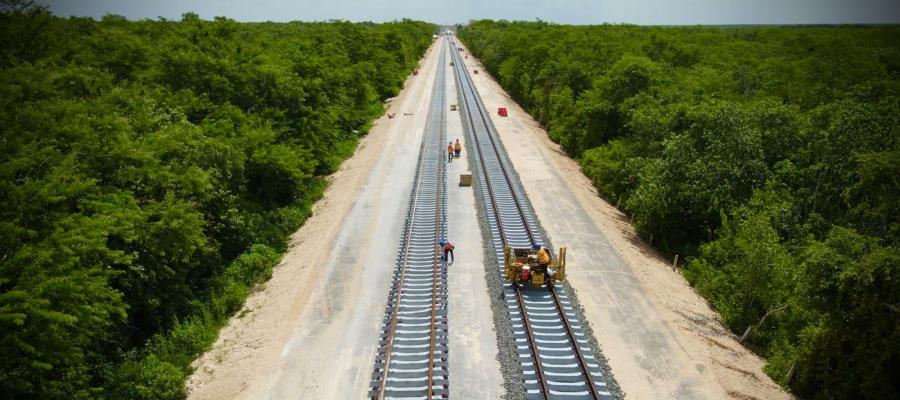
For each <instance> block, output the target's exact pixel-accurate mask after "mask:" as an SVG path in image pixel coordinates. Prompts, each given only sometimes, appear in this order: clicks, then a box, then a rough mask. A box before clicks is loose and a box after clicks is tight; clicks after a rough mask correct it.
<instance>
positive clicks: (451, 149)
mask: <svg viewBox="0 0 900 400" xmlns="http://www.w3.org/2000/svg"><path fill="white" fill-rule="evenodd" d="M447 152H448V153H452V152H453V145H450V144H448V145H447Z"/></svg>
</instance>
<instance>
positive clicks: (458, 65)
mask: <svg viewBox="0 0 900 400" xmlns="http://www.w3.org/2000/svg"><path fill="white" fill-rule="evenodd" d="M454 47H455V46H454ZM453 53H454V55H456V57H455V58H456V62H455V63H454V69H456V70H457V73H456V76H457V82H459V83H460V84H461V83H462V82H461V76H462V74H461V73H460V72H459V69H460V68H462V69H463V70H464V69H465V64H463V63H462V62H460V60H459V56H458V55H457V53H456V52H453ZM463 73H465V72H463ZM469 89H471V88H469ZM461 101H462V102H463V103H465V110H466V114H468V115H469V119H468V120H467V121H466V122H468V125H469V126H470V128H471V130H472V132H474V131H475V124H474V122H473V121H474V120H473V118H474V115H473V114H472V108H471V107H470V106H469V99H468V98H467V96H461ZM476 107H477V105H476ZM481 117H482V118H483V117H484V116H483V115H481ZM472 136H473V137H474V138H475V142H476V146H473V147H474V148H476V149H477V153H478V159H479V161H480V162H481V166H482V170H484V171H487V162H486V161H485V159H484V154H482V152H481V149H480V144H481V142H480V140H479V139H478V135H472ZM495 150H496V148H495ZM504 176H505V177H506V178H507V184H510V185H511V183H510V182H509V181H508V179H509V177H508V176H507V175H506V172H505V169H504ZM482 179H484V181H485V183H486V186H487V189H488V195H489V196H490V197H491V199H493V200H492V201H491V207H492V208H493V209H494V215H496V216H497V231H498V233H499V235H500V240H501V242H502V243H503V245H504V246H506V244H507V240H506V234H505V232H504V228H503V224H501V223H500V210H499V209H498V208H497V202H496V197H495V195H494V190H493V184H492V183H491V181H490V179H488V178H487V177H482ZM519 212H520V213H521V209H520V210H519ZM521 217H522V220H523V221H524V220H525V216H524V215H521ZM529 237H531V232H529ZM531 240H532V242H534V238H533V237H532V238H531ZM516 292H517V293H518V289H516ZM517 298H518V300H519V301H518V304H519V309H520V311H521V312H522V316H523V318H522V320H523V321H525V322H524V323H525V334H526V336H527V338H528V341H529V346H528V348H529V350H530V352H531V357H532V360H534V367H535V371H536V372H537V375H538V376H539V377H541V379H538V385H539V386H540V388H541V389H540V390H541V393H542V394H543V397H544V398H545V399H547V398H549V394H550V391H549V389H547V386H546V383H545V380H544V379H543V372H542V371H541V365H540V364H541V363H540V358H539V355H538V354H537V342H535V338H534V335H533V334H532V333H531V328H530V326H529V323H528V318H525V315H526V314H525V305H524V303H523V300H522V298H521V296H518V297H517Z"/></svg>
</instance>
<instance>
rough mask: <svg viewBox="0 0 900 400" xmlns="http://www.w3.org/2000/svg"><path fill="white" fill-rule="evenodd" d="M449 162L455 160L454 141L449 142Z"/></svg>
mask: <svg viewBox="0 0 900 400" xmlns="http://www.w3.org/2000/svg"><path fill="white" fill-rule="evenodd" d="M447 162H453V142H447Z"/></svg>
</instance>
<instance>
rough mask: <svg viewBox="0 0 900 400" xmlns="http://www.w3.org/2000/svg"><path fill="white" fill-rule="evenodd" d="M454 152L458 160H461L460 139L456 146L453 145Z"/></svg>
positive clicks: (457, 140)
mask: <svg viewBox="0 0 900 400" xmlns="http://www.w3.org/2000/svg"><path fill="white" fill-rule="evenodd" d="M453 151H454V152H456V158H459V152H461V151H462V144H460V143H459V139H456V144H455V145H453Z"/></svg>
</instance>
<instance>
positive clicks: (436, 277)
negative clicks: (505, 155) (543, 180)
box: [370, 46, 448, 399]
mask: <svg viewBox="0 0 900 400" xmlns="http://www.w3.org/2000/svg"><path fill="white" fill-rule="evenodd" d="M445 47H446V46H442V47H441V53H440V55H439V57H438V58H439V64H438V70H437V71H438V72H437V74H436V76H435V83H434V87H435V93H434V94H433V95H432V100H431V109H430V113H429V116H428V120H427V122H426V126H427V127H426V131H425V135H424V137H423V138H422V144H421V148H420V151H419V157H418V165H417V168H416V173H415V177H414V179H413V189H412V193H411V195H410V201H409V206H408V211H407V216H406V223H405V225H404V232H403V234H402V236H401V246H400V247H399V248H398V252H399V255H398V260H397V272H395V274H394V275H395V277H394V282H393V284H392V290H391V294H390V295H389V297H388V303H389V306H388V308H387V310H386V314H388V320H387V323H386V324H385V327H384V330H383V335H382V344H381V354H383V357H377V358H376V361H375V371H374V372H373V379H372V384H371V385H370V387H371V388H372V390H371V392H370V396H371V397H372V398H373V399H383V398H386V397H388V395H387V394H386V392H388V391H392V392H393V393H399V394H394V395H390V397H409V396H416V397H418V396H421V395H417V394H415V393H412V392H416V391H418V392H420V391H421V390H422V388H416V387H413V388H410V387H405V386H404V385H402V384H401V386H400V387H389V386H388V381H389V380H392V381H403V382H408V381H420V380H425V381H426V386H425V387H424V389H425V395H424V397H425V398H427V399H432V398H433V397H434V396H435V395H436V393H435V392H436V391H439V390H436V389H435V385H436V382H435V381H436V374H435V369H436V367H437V361H436V360H435V353H436V352H438V348H437V346H438V337H437V336H438V333H439V331H441V329H440V328H439V324H444V325H446V316H444V317H442V318H439V306H440V307H443V309H445V308H446V307H445V306H446V299H445V298H443V299H440V298H441V297H446V282H445V272H446V269H442V263H441V262H440V252H441V249H440V248H439V246H438V244H437V241H438V239H439V238H443V235H444V234H445V232H446V224H445V221H444V217H445V216H446V176H445V175H446V170H445V164H444V163H443V162H442V161H443V158H442V157H441V154H440V151H438V150H437V147H439V145H440V142H441V141H442V140H443V139H444V126H445V119H446V117H445V111H444V108H445V105H446V96H445V93H444V86H445V85H446V81H445V73H444V71H445V69H446V68H445V67H444V66H443V62H444V60H445ZM438 115H439V117H437V116H438ZM429 213H434V219H433V221H431V222H430V223H429V222H428V221H427V219H426V220H422V219H421V218H423V217H424V218H428V217H429V215H428V214H429ZM422 236H425V237H427V238H428V239H424V238H422ZM426 249H427V250H426ZM426 251H427V252H428V253H430V258H431V266H430V267H431V268H430V274H427V275H430V276H431V278H430V279H431V285H430V286H431V290H430V292H431V293H430V313H429V317H428V319H429V322H428V327H429V329H428V337H427V340H428V342H427V343H428V344H427V345H424V344H423V345H410V344H403V343H401V344H396V345H395V341H396V340H404V341H407V342H405V343H409V342H408V341H421V340H422V338H420V337H418V336H414V337H403V338H398V337H397V335H398V333H401V334H402V335H407V336H408V335H409V334H410V333H409V332H408V331H403V330H398V327H399V326H401V325H403V324H404V318H408V319H410V320H415V319H424V317H403V314H406V315H409V314H414V313H419V312H422V311H425V310H421V311H419V310H418V309H421V308H425V307H428V306H423V305H404V304H402V303H403V300H404V297H405V295H406V294H407V291H410V292H413V293H410V294H409V295H410V296H413V298H412V299H411V300H409V301H410V302H416V303H420V302H421V300H416V296H420V295H417V294H415V292H418V291H420V289H416V287H417V286H423V285H422V284H420V283H415V282H417V281H421V280H426V279H428V278H415V277H416V276H419V275H423V274H424V272H425V271H427V270H423V269H422V267H424V265H422V262H423V261H425V260H427V256H426V255H425V254H427V253H425V252H426ZM416 265H418V266H416ZM408 272H409V275H408V274H407V273H408ZM398 275H399V276H398ZM408 276H412V277H411V278H409V277H408ZM404 307H405V308H406V310H407V311H405V312H404V311H403V309H404ZM412 309H414V310H412ZM439 319H440V320H441V322H439ZM412 325H414V326H420V325H424V324H412ZM444 332H446V331H445V330H444ZM413 334H418V331H414V332H413ZM441 340H442V342H441V343H442V345H446V334H443V337H442V339H441ZM395 346H396V347H399V348H401V352H400V353H397V354H398V357H400V359H401V360H400V361H397V363H400V366H403V365H406V364H411V363H421V362H422V361H419V360H414V361H410V360H403V357H406V356H409V355H410V354H413V355H417V354H420V353H403V352H402V351H403V350H402V349H403V348H420V347H424V346H427V348H428V357H427V360H424V361H426V362H427V366H426V368H424V369H425V370H426V372H427V373H426V374H425V376H424V377H413V378H409V377H402V376H403V375H404V374H407V375H408V374H411V373H412V374H416V376H420V375H417V374H418V373H419V371H421V370H419V369H412V370H410V369H404V370H398V372H397V373H396V374H399V375H401V378H399V379H398V378H396V377H394V378H388V375H389V374H391V373H392V372H391V371H394V370H393V369H391V368H392V367H391V364H392V362H393V361H394V360H393V355H394V350H395ZM446 351H447V349H446V348H444V349H443V351H442V353H446ZM441 362H442V366H441V367H442V369H444V370H445V371H446V369H447V368H446V358H445V357H444V358H441ZM409 371H414V372H409ZM447 379H448V376H447V374H446V372H445V373H444V374H443V381H444V382H445V383H444V384H443V387H442V388H441V389H442V390H443V391H444V392H445V393H443V397H446V395H447V394H446V392H447V390H448V384H447V383H446V382H447ZM398 391H399V392H398Z"/></svg>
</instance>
